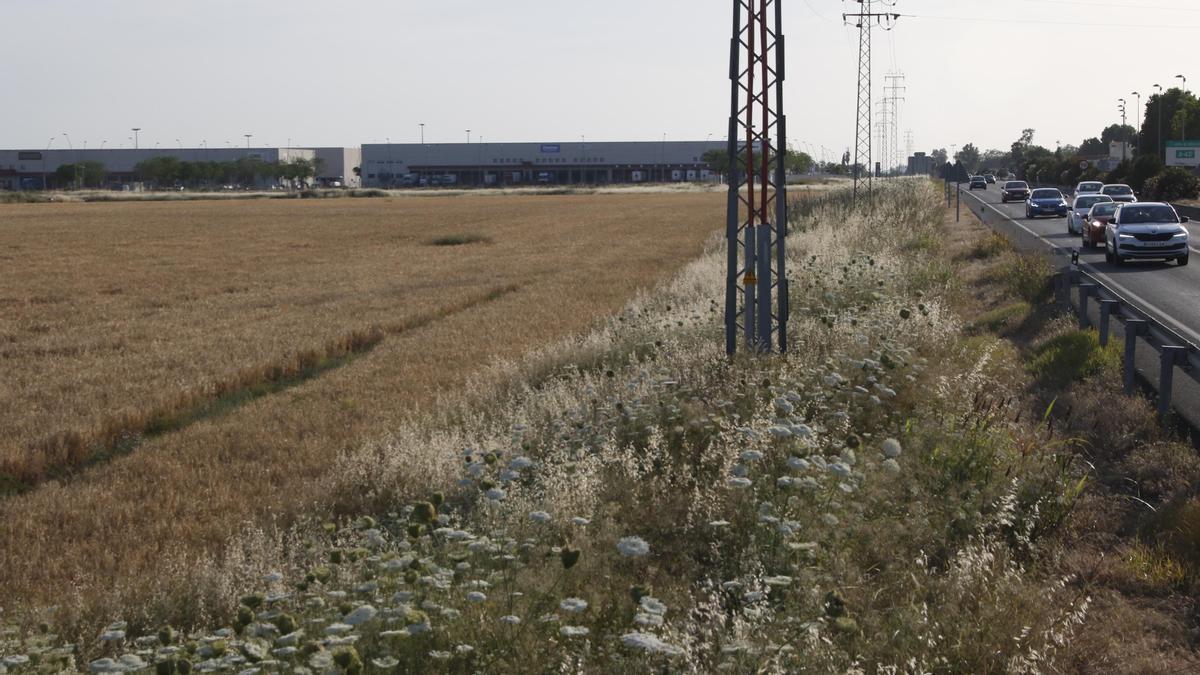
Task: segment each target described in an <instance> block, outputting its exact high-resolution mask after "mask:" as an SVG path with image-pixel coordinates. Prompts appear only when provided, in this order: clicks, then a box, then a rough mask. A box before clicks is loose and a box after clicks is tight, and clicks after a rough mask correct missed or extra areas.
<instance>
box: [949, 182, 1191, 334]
mask: <svg viewBox="0 0 1200 675" xmlns="http://www.w3.org/2000/svg"><path fill="white" fill-rule="evenodd" d="M967 197H971V198H972V199H968V198H967ZM972 201H975V202H978V203H976V204H973V208H972V210H973V211H975V212H976V213H979V207H980V206H981V205H982V206H983V207H984V208H986V209H987V210H989V211H992V212H994V213H996V214H998V215H1000V216H1002V217H1003V218H1004V219H1006V220H1009V221H1012V223H1013V224H1014V225H1016V226H1017V227H1018V228H1020V229H1022V230H1024V231H1025V232H1027V233H1028V234H1030V235H1032V236H1035V237H1037V238H1038V239H1040V240H1042V241H1043V242H1044V243H1045V244H1046V246H1048V247H1050V248H1058V249H1061V250H1063V251H1064V252H1065V253H1066V254H1067V255H1069V254H1070V252H1071V251H1072V250H1078V251H1079V267H1080V268H1081V269H1083V270H1085V271H1087V272H1089V273H1091V274H1093V275H1095V276H1097V277H1100V278H1101V279H1102V280H1103V281H1104V283H1105V284H1107V285H1108V286H1109V287H1110V288H1112V289H1113V290H1114V291H1117V292H1118V293H1120V294H1121V295H1122V296H1124V297H1125V298H1126V299H1128V300H1130V301H1131V302H1134V303H1136V304H1137V305H1138V306H1139V307H1140V308H1141V309H1142V310H1144V311H1146V312H1147V313H1149V314H1150V315H1151V316H1153V317H1154V318H1156V319H1158V320H1159V321H1161V322H1162V323H1163V324H1164V325H1166V326H1168V327H1169V328H1171V329H1172V330H1174V331H1175V332H1176V333H1179V334H1180V335H1181V336H1183V337H1184V338H1186V339H1187V340H1188V341H1189V342H1191V343H1192V344H1194V345H1198V346H1200V265H1188V266H1187V267H1179V266H1178V265H1176V264H1175V263H1173V262H1169V263H1168V262H1161V261H1149V260H1131V261H1127V262H1126V263H1125V264H1124V265H1120V266H1118V265H1113V264H1110V263H1107V262H1104V249H1103V248H1095V249H1088V248H1083V243H1082V240H1081V239H1080V237H1079V235H1077V234H1067V219H1066V218H1050V217H1039V218H1036V219H1029V218H1026V217H1025V203H1024V202H1020V203H1008V204H1003V203H1001V202H1000V190H999V189H998V188H997V186H995V185H989V186H988V189H987V190H986V191H985V190H978V189H977V190H973V191H967V190H964V191H963V204H964V205H966V204H970V203H971V202H972ZM1185 227H1187V228H1188V231H1189V234H1190V237H1189V239H1190V241H1191V248H1192V252H1193V253H1195V254H1200V223H1187V224H1186V225H1185ZM1195 262H1200V259H1198V260H1197V261H1195Z"/></svg>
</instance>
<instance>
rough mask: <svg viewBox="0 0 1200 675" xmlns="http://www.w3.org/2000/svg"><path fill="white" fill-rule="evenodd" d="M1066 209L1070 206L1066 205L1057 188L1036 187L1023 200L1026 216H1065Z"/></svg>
mask: <svg viewBox="0 0 1200 675" xmlns="http://www.w3.org/2000/svg"><path fill="white" fill-rule="evenodd" d="M1067 211H1070V207H1069V206H1067V200H1066V199H1065V198H1064V197H1063V193H1061V192H1059V191H1058V188H1038V189H1037V190H1034V191H1033V192H1031V193H1030V194H1029V199H1028V200H1027V201H1026V202H1025V217H1026V218H1037V217H1038V216H1057V217H1059V218H1066V217H1067Z"/></svg>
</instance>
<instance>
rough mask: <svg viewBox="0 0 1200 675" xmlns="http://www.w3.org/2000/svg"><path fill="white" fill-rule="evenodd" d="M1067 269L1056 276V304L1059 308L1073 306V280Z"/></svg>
mask: <svg viewBox="0 0 1200 675" xmlns="http://www.w3.org/2000/svg"><path fill="white" fill-rule="evenodd" d="M1069 274H1070V272H1069V270H1067V269H1063V270H1060V271H1059V272H1057V273H1055V275H1054V304H1056V305H1058V306H1059V307H1070V306H1071V280H1070V276H1069Z"/></svg>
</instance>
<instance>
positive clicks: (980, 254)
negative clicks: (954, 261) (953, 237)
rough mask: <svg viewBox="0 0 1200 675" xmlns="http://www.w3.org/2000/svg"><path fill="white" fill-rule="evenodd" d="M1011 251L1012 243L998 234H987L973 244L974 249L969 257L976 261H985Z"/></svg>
mask: <svg viewBox="0 0 1200 675" xmlns="http://www.w3.org/2000/svg"><path fill="white" fill-rule="evenodd" d="M1011 250H1012V243H1011V242H1009V241H1008V238H1007V237H1005V236H1004V235H1002V234H1000V233H998V232H989V233H988V234H987V236H985V237H984V238H983V239H981V240H979V242H978V243H976V244H975V248H973V249H971V257H972V258H975V259H977V260H985V259H987V258H993V257H995V256H998V255H1000V254H1001V253H1004V252H1005V251H1011Z"/></svg>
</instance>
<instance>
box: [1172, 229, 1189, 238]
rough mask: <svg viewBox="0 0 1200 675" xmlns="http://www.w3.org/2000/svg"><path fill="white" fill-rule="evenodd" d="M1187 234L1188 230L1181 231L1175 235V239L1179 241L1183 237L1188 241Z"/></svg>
mask: <svg viewBox="0 0 1200 675" xmlns="http://www.w3.org/2000/svg"><path fill="white" fill-rule="evenodd" d="M1187 234H1188V233H1187V230H1180V231H1178V232H1176V233H1175V238H1176V239H1178V238H1179V237H1183V238H1184V239H1187Z"/></svg>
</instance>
